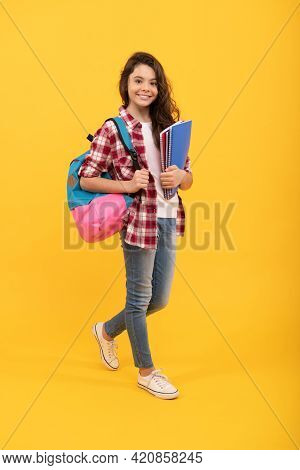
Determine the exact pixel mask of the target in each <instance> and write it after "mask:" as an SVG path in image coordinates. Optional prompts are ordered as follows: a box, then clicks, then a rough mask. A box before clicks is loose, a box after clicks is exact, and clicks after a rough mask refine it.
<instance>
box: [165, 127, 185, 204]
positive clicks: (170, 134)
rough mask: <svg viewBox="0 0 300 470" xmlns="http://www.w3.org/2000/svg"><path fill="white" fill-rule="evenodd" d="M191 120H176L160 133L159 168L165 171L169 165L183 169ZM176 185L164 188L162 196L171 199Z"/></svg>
mask: <svg viewBox="0 0 300 470" xmlns="http://www.w3.org/2000/svg"><path fill="white" fill-rule="evenodd" d="M191 129H192V121H191V120H190V121H178V122H176V123H175V124H172V126H170V127H167V128H166V129H164V130H163V131H162V132H161V133H160V155H161V170H162V172H165V171H166V168H168V167H169V166H171V165H177V166H178V168H181V169H183V168H184V165H185V161H186V157H187V155H188V150H189V146H190V140H191ZM177 189H178V186H177V187H176V188H172V189H164V188H163V193H164V198H165V199H171V198H172V197H173V196H174V194H176V192H177Z"/></svg>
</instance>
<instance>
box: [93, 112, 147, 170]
mask: <svg viewBox="0 0 300 470" xmlns="http://www.w3.org/2000/svg"><path fill="white" fill-rule="evenodd" d="M106 121H113V122H114V123H115V126H116V127H117V130H118V134H119V137H120V139H121V142H122V144H123V146H124V148H125V149H126V150H127V152H128V153H130V156H131V158H132V162H133V166H134V169H135V170H140V169H141V167H140V165H139V163H138V161H137V157H138V153H137V151H136V150H135V148H134V146H133V145H132V142H131V138H130V135H129V133H128V130H127V127H126V124H125V122H124V121H123V119H122V118H121V117H120V116H116V117H113V118H108V119H106V120H105V122H106ZM87 139H88V140H89V141H90V142H93V139H94V137H93V136H92V135H91V134H89V135H88V136H87Z"/></svg>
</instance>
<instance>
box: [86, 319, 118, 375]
mask: <svg viewBox="0 0 300 470" xmlns="http://www.w3.org/2000/svg"><path fill="white" fill-rule="evenodd" d="M92 333H93V335H94V336H95V338H96V340H97V343H98V346H99V348H100V357H101V360H102V362H103V364H104V365H105V366H106V367H107V368H108V369H110V370H118V368H119V367H112V366H111V365H110V364H109V363H108V362H107V360H106V359H105V357H104V354H103V350H102V346H101V342H100V340H99V337H98V333H97V330H96V324H95V325H93V326H92Z"/></svg>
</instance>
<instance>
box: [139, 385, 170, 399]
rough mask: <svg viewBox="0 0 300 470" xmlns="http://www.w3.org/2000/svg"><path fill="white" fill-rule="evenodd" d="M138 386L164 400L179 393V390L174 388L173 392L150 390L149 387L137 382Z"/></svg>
mask: <svg viewBox="0 0 300 470" xmlns="http://www.w3.org/2000/svg"><path fill="white" fill-rule="evenodd" d="M137 385H138V387H141V388H142V389H143V390H146V391H147V392H149V393H151V394H152V395H155V396H156V397H158V398H163V399H164V400H172V399H173V398H177V397H178V395H179V391H178V390H176V392H173V393H162V392H156V391H155V390H152V389H151V388H148V387H145V385H142V384H140V383H139V382H138V384H137Z"/></svg>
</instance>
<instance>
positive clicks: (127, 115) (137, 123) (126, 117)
mask: <svg viewBox="0 0 300 470" xmlns="http://www.w3.org/2000/svg"><path fill="white" fill-rule="evenodd" d="M119 114H120V116H121V117H122V118H123V120H124V121H125V122H126V124H127V125H128V126H129V127H130V128H131V129H134V128H135V127H136V126H138V127H142V124H141V123H140V121H139V120H138V119H136V118H134V117H133V116H132V115H131V114H130V113H129V112H128V111H127V109H126V108H125V107H124V106H123V105H122V106H120V107H119Z"/></svg>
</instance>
